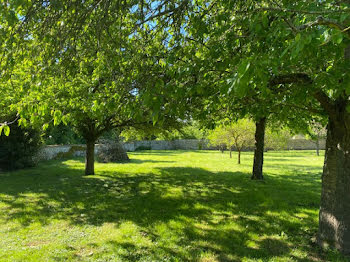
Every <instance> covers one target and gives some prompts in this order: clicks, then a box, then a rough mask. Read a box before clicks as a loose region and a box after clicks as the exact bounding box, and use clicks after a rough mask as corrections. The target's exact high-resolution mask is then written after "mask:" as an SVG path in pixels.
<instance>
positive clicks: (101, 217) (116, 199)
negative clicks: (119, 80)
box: [0, 151, 346, 262]
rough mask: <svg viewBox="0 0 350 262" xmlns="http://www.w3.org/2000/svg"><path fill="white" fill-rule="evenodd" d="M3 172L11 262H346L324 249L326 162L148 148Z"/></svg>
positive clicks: (4, 236)
mask: <svg viewBox="0 0 350 262" xmlns="http://www.w3.org/2000/svg"><path fill="white" fill-rule="evenodd" d="M129 156H130V158H131V162H130V163H127V164H101V163H97V164H96V175H95V176H89V177H85V176H83V173H84V172H83V170H84V163H83V160H82V159H74V160H67V161H49V162H44V163H42V164H40V165H39V166H38V167H36V168H32V169H26V170H21V171H17V172H12V173H2V174H0V201H1V202H0V260H1V261H72V260H76V261H203V262H204V261H346V259H345V258H342V257H341V256H340V255H338V254H337V253H336V252H332V251H328V252H321V251H320V250H319V249H318V248H317V246H316V245H315V244H314V237H315V235H316V232H317V227H318V209H319V200H320V189H321V180H320V179H321V172H322V165H323V156H320V157H317V156H316V154H315V152H313V151H299V152H298V151H289V152H268V153H266V158H265V178H266V179H265V181H264V182H256V181H251V180H250V179H249V178H250V172H251V166H252V161H253V155H252V153H250V152H247V153H243V157H242V164H241V165H238V164H237V163H236V162H237V160H236V154H234V156H233V157H234V158H233V159H230V158H229V156H228V153H225V154H221V153H220V152H213V151H143V152H136V153H131V154H130V155H129Z"/></svg>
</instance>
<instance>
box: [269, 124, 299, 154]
mask: <svg viewBox="0 0 350 262" xmlns="http://www.w3.org/2000/svg"><path fill="white" fill-rule="evenodd" d="M291 138H292V135H291V132H290V131H289V130H288V129H286V128H282V129H276V128H274V127H273V128H271V127H268V128H267V129H266V138H265V144H266V149H272V150H286V149H287V146H288V141H289V139H291Z"/></svg>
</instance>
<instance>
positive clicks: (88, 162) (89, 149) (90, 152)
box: [85, 140, 95, 176]
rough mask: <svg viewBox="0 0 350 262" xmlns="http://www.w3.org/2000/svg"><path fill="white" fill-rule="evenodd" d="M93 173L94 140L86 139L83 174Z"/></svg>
mask: <svg viewBox="0 0 350 262" xmlns="http://www.w3.org/2000/svg"><path fill="white" fill-rule="evenodd" d="M94 174H95V140H87V141H86V157H85V175H87V176H88V175H94Z"/></svg>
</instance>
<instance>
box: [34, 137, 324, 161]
mask: <svg viewBox="0 0 350 262" xmlns="http://www.w3.org/2000/svg"><path fill="white" fill-rule="evenodd" d="M123 147H124V149H125V150H126V151H129V152H133V151H137V150H213V149H216V148H213V147H211V146H210V145H209V141H208V140H196V139H182V140H174V141H163V140H152V141H135V142H132V143H124V144H123ZM100 148H101V145H96V146H95V153H98V151H99V149H100ZM286 149H287V150H315V149H316V144H315V143H314V142H312V141H309V140H306V139H290V140H289V141H288V146H287V148H286ZM320 149H325V141H324V140H322V141H320ZM84 156H85V145H53V146H51V145H50V146H45V147H43V148H42V150H41V151H40V152H39V154H38V156H37V157H38V159H39V160H50V159H60V158H71V157H84Z"/></svg>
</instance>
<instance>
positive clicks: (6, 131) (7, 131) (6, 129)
mask: <svg viewBox="0 0 350 262" xmlns="http://www.w3.org/2000/svg"><path fill="white" fill-rule="evenodd" d="M3 128H4V134H5V136H9V135H10V127H9V126H8V125H5V126H3Z"/></svg>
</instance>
